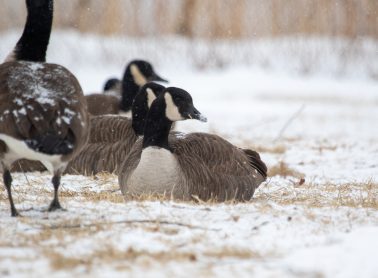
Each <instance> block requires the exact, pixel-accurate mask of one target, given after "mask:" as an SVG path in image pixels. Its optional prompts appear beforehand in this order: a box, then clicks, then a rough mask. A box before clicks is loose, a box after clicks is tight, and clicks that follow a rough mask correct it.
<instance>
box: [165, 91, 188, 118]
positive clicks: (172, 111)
mask: <svg viewBox="0 0 378 278" xmlns="http://www.w3.org/2000/svg"><path fill="white" fill-rule="evenodd" d="M164 99H165V103H166V105H167V108H166V110H165V116H166V117H167V118H168V119H169V120H171V121H172V122H175V121H182V120H184V118H183V117H182V116H181V114H180V112H179V110H178V107H177V106H176V105H175V103H174V102H173V99H172V96H171V94H170V93H166V94H165V95H164Z"/></svg>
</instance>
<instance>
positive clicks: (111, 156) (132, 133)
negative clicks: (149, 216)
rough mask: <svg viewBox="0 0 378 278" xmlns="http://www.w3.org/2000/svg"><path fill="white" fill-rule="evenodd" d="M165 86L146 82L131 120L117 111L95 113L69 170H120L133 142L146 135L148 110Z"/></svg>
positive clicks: (78, 171)
mask: <svg viewBox="0 0 378 278" xmlns="http://www.w3.org/2000/svg"><path fill="white" fill-rule="evenodd" d="M164 89H165V87H164V86H162V85H159V84H156V83H153V82H150V83H147V84H146V85H144V86H143V87H142V88H141V90H140V92H139V93H138V94H137V95H136V97H135V99H134V102H133V106H132V120H131V119H129V118H127V117H122V116H118V115H104V116H96V117H92V118H91V121H90V136H89V137H90V139H89V142H88V144H87V145H86V146H85V147H84V148H83V150H82V151H81V152H80V153H79V154H78V155H77V156H76V157H75V158H74V159H73V160H71V161H70V163H69V164H68V166H67V169H66V172H67V173H69V174H82V175H94V174H96V173H99V172H105V171H106V172H109V173H113V172H117V171H118V169H119V166H120V164H121V163H122V162H123V160H124V159H125V157H126V156H127V155H128V153H129V151H130V149H131V148H132V146H133V145H134V143H135V142H136V141H137V139H138V138H139V136H142V135H143V130H144V125H145V119H146V117H147V113H148V110H149V108H150V106H151V104H152V102H153V100H155V98H156V97H157V96H158V95H159V94H161V93H162V92H163V91H164Z"/></svg>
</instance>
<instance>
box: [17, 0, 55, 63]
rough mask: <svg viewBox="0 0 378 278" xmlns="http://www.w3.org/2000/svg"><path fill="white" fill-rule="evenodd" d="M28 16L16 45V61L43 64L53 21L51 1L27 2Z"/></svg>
mask: <svg viewBox="0 0 378 278" xmlns="http://www.w3.org/2000/svg"><path fill="white" fill-rule="evenodd" d="M26 3H27V8H28V16H27V19H26V24H25V27H24V31H23V33H22V36H21V38H20V39H19V41H18V42H17V44H16V47H15V50H14V55H15V59H16V60H23V61H32V62H45V61H46V51H47V46H48V44H49V40H50V33H51V26H52V21H53V0H27V1H26Z"/></svg>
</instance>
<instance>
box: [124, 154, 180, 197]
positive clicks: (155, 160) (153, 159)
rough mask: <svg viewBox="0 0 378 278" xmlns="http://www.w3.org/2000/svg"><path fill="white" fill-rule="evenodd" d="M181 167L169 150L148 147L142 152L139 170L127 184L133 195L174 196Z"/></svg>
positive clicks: (136, 170) (135, 171)
mask: <svg viewBox="0 0 378 278" xmlns="http://www.w3.org/2000/svg"><path fill="white" fill-rule="evenodd" d="M178 169H179V165H178V162H177V159H176V158H175V156H174V155H173V154H172V153H171V152H170V151H168V150H166V149H163V148H157V147H148V148H146V149H144V150H143V151H142V155H141V158H140V161H139V164H138V166H137V168H136V169H135V170H134V171H133V173H132V174H131V175H130V178H129V180H128V182H127V187H128V192H129V193H131V194H141V193H142V194H169V195H170V194H172V193H173V191H174V189H175V186H176V184H177V179H178Z"/></svg>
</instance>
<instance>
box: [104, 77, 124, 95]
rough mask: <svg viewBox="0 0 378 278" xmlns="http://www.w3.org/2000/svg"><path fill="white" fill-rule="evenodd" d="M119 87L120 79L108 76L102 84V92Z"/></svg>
mask: <svg viewBox="0 0 378 278" xmlns="http://www.w3.org/2000/svg"><path fill="white" fill-rule="evenodd" d="M120 89H121V80H119V79H118V78H110V79H108V80H107V81H106V82H105V84H104V92H106V91H115V90H120Z"/></svg>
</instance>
